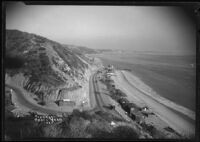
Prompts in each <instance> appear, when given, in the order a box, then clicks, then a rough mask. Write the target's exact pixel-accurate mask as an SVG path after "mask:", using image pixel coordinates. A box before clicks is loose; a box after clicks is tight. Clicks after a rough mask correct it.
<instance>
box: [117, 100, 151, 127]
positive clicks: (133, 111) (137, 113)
mask: <svg viewBox="0 0 200 142" xmlns="http://www.w3.org/2000/svg"><path fill="white" fill-rule="evenodd" d="M117 101H118V103H119V104H120V105H121V107H122V109H123V110H124V111H125V112H126V113H127V115H129V117H130V118H131V119H132V120H134V121H136V122H137V123H139V124H142V123H143V122H145V118H146V117H148V116H149V115H152V114H153V113H152V112H151V110H150V109H149V108H148V107H147V106H145V107H142V108H140V107H138V106H136V105H135V104H134V103H131V102H129V101H128V100H127V99H126V98H124V97H120V98H119V99H118V100H117Z"/></svg>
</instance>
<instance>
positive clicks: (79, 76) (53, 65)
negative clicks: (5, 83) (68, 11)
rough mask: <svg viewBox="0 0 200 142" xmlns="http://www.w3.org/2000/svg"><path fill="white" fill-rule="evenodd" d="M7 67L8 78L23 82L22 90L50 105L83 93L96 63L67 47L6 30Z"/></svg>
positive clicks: (36, 36) (42, 38)
mask: <svg viewBox="0 0 200 142" xmlns="http://www.w3.org/2000/svg"><path fill="white" fill-rule="evenodd" d="M5 66H6V75H7V76H8V77H10V78H14V80H15V81H14V82H16V83H17V82H18V81H20V82H22V83H21V84H20V85H21V86H20V85H18V86H19V87H23V88H24V89H25V90H27V91H29V92H31V93H33V94H35V95H36V96H37V97H38V99H39V100H40V101H41V100H43V101H45V102H48V101H55V100H58V99H62V98H63V97H64V96H65V94H63V92H65V93H66V91H67V92H72V91H74V90H76V91H77V90H78V89H83V88H84V84H85V82H87V80H88V78H89V76H90V72H91V66H93V61H92V60H91V59H89V58H88V57H86V56H85V55H84V54H81V53H77V52H74V51H73V50H72V49H71V48H68V46H67V45H65V46H63V45H61V44H59V43H57V42H55V41H52V40H49V39H47V38H44V37H41V36H38V35H35V34H30V33H26V32H21V31H18V30H6V62H5ZM19 74H20V75H21V74H22V75H23V77H21V76H20V77H18V76H19ZM21 78H23V80H21Z"/></svg>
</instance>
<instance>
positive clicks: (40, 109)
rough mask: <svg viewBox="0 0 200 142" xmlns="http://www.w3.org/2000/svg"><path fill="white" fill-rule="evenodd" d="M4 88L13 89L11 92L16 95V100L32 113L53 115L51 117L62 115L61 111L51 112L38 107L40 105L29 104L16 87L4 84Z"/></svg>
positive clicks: (48, 109)
mask: <svg viewBox="0 0 200 142" xmlns="http://www.w3.org/2000/svg"><path fill="white" fill-rule="evenodd" d="M6 87H8V88H10V89H13V91H14V92H15V94H16V97H17V100H18V102H19V103H20V104H21V105H23V106H25V107H27V108H29V109H31V110H33V111H36V112H40V113H47V114H53V115H56V114H59V113H63V112H62V111H58V110H53V109H50V108H46V107H43V106H40V105H37V104H34V103H32V102H30V101H29V100H27V99H26V97H25V95H24V94H23V93H22V91H21V90H20V89H19V88H17V87H14V86H11V85H8V84H6Z"/></svg>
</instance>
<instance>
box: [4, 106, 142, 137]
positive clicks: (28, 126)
mask: <svg viewBox="0 0 200 142" xmlns="http://www.w3.org/2000/svg"><path fill="white" fill-rule="evenodd" d="M109 115H111V114H105V115H103V116H101V115H100V114H90V113H89V112H79V111H78V110H74V111H73V113H72V114H71V115H69V116H68V117H65V119H64V120H63V121H62V122H58V123H54V124H50V125H48V124H45V123H38V122H34V120H33V119H32V118H31V116H26V117H23V118H14V117H12V116H9V117H8V118H7V119H6V123H5V125H6V127H5V128H6V129H5V133H6V137H7V139H10V140H28V139H35V138H101V139H102V138H103V139H106V138H108V139H109V138H118V139H137V138H138V136H139V135H138V132H136V130H135V129H133V128H132V127H128V126H118V127H112V126H111V125H110V119H109V117H114V116H109ZM107 116H109V117H107ZM116 121H117V120H116ZM118 121H119V122H121V121H122V120H118Z"/></svg>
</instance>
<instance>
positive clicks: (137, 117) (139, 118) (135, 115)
mask: <svg viewBox="0 0 200 142" xmlns="http://www.w3.org/2000/svg"><path fill="white" fill-rule="evenodd" d="M129 115H130V117H131V118H132V119H133V120H134V121H136V122H137V123H139V124H141V123H143V122H144V121H145V115H143V114H142V113H141V112H140V111H139V109H137V108H131V110H130V114H129Z"/></svg>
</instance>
